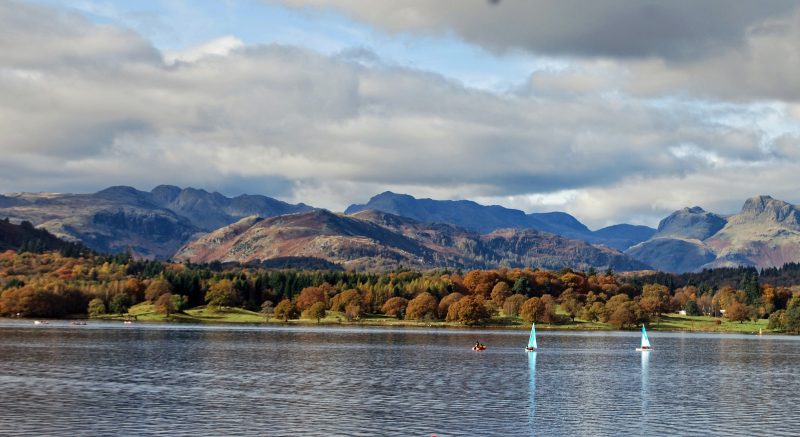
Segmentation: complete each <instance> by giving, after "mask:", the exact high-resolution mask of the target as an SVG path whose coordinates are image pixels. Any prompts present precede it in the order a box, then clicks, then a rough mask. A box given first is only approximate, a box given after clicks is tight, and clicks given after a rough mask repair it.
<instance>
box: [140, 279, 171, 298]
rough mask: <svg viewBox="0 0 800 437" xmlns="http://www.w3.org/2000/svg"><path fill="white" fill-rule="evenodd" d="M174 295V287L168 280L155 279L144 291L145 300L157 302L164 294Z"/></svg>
mask: <svg viewBox="0 0 800 437" xmlns="http://www.w3.org/2000/svg"><path fill="white" fill-rule="evenodd" d="M167 293H172V285H171V284H170V283H169V281H167V280H166V279H161V278H158V279H153V280H152V281H150V284H149V285H148V286H147V289H146V290H145V291H144V298H145V299H147V300H148V301H150V302H155V300H156V299H158V297H159V296H161V295H162V294H167Z"/></svg>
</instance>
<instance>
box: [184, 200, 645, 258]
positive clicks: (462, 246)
mask: <svg viewBox="0 0 800 437" xmlns="http://www.w3.org/2000/svg"><path fill="white" fill-rule="evenodd" d="M289 257H295V258H312V259H323V260H326V261H327V262H330V263H334V264H337V265H340V266H342V267H343V268H346V269H354V270H386V269H393V268H397V267H400V266H403V267H411V268H418V269H429V268H436V267H449V268H464V269H472V268H487V267H498V266H509V267H541V268H562V267H572V268H577V269H587V268H590V267H593V268H598V269H601V268H608V267H611V268H613V269H615V270H620V271H623V270H640V269H647V268H649V266H646V265H644V264H643V263H640V262H638V261H635V260H633V259H631V258H629V257H627V256H625V255H623V254H622V253H620V252H618V251H615V250H613V249H609V248H599V247H595V246H592V245H589V244H587V243H585V242H582V241H577V240H569V239H566V238H564V237H560V236H557V235H554V234H550V233H545V232H540V231H536V230H532V229H524V230H519V229H505V230H497V231H494V232H491V233H488V234H479V233H478V232H476V231H472V230H468V229H464V228H461V227H458V226H454V225H449V224H443V223H428V222H422V221H418V220H415V219H413V218H409V217H402V216H398V215H394V214H390V213H387V212H383V211H377V210H364V211H359V212H357V213H354V214H352V215H340V214H334V213H331V212H328V211H323V210H318V211H312V212H306V213H298V214H289V215H284V216H279V217H273V218H269V219H257V218H255V217H250V218H247V219H243V220H241V221H239V222H237V223H234V224H231V225H229V226H226V227H223V228H221V229H218V230H216V231H214V232H211V233H209V234H207V235H204V236H202V237H200V238H198V239H197V240H195V241H192V242H190V243H188V244H187V245H185V246H184V247H183V248H181V249H180V250H179V251H178V253H177V254H176V255H175V258H176V259H177V260H181V261H191V262H195V263H202V262H212V261H220V262H241V263H253V262H261V263H263V262H269V261H270V260H276V259H286V258H289Z"/></svg>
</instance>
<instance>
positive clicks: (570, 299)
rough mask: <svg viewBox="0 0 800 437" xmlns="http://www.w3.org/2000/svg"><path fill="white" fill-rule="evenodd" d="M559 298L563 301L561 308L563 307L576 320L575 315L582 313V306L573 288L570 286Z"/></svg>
mask: <svg viewBox="0 0 800 437" xmlns="http://www.w3.org/2000/svg"><path fill="white" fill-rule="evenodd" d="M559 300H560V301H561V309H563V310H564V311H565V312H566V313H567V314H568V315H569V317H570V318H571V319H572V321H573V322H574V321H575V317H576V316H577V315H578V314H580V312H581V309H582V306H581V303H580V301H579V300H578V297H577V296H576V295H575V292H574V291H573V289H572V288H568V289H566V290H564V292H563V293H561V296H560V297H559Z"/></svg>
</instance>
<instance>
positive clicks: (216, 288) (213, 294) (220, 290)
mask: <svg viewBox="0 0 800 437" xmlns="http://www.w3.org/2000/svg"><path fill="white" fill-rule="evenodd" d="M238 299H239V295H238V294H237V293H236V289H235V288H234V286H233V281H231V280H230V279H221V280H219V281H217V282H215V283H213V284H212V285H211V287H209V288H208V291H206V295H205V300H206V303H207V304H208V307H209V309H211V310H214V309H218V308H223V307H228V306H233V305H235V304H236V301H237V300H238Z"/></svg>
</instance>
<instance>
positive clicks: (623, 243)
mask: <svg viewBox="0 0 800 437" xmlns="http://www.w3.org/2000/svg"><path fill="white" fill-rule="evenodd" d="M369 209H374V210H378V211H383V212H388V213H390V214H395V215H399V216H403V217H409V218H413V219H416V220H419V221H422V222H431V223H449V224H453V225H456V226H460V227H463V228H466V229H471V230H473V231H477V232H480V233H488V232H492V231H494V230H496V229H507V228H513V229H536V230H538V231H543V232H550V233H553V234H556V235H561V236H563V237H567V238H573V239H577V240H582V241H585V242H587V243H592V244H604V245H606V246H609V247H612V248H614V249H617V250H625V249H627V248H628V247H630V246H633V245H634V244H637V243H639V242H642V241H645V240H647V239H649V238H650V237H651V236H652V235H653V234H654V233H655V232H656V231H655V229H653V228H650V227H647V226H635V225H628V224H621V225H614V226H610V227H607V228H603V229H599V230H597V231H594V232H593V231H591V230H589V228H587V227H586V225H584V224H583V223H581V222H580V221H578V220H577V219H576V218H575V217H573V216H571V215H569V214H567V213H565V212H545V213H533V214H525V213H524V212H522V211H520V210H518V209H511V208H505V207H502V206H498V205H492V206H484V205H480V204H478V203H476V202H473V201H471V200H433V199H417V198H414V197H412V196H409V195H408V194H395V193H392V192H391V191H386V192H384V193H381V194H378V195H377V196H375V197H373V198H371V199H370V200H369V202H367V203H366V204H363V205H350V206H349V207H348V208H347V209H346V210H345V214H353V213H356V212H359V211H365V210H369Z"/></svg>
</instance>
